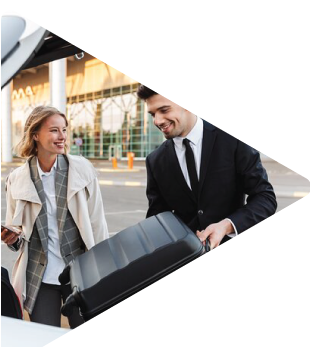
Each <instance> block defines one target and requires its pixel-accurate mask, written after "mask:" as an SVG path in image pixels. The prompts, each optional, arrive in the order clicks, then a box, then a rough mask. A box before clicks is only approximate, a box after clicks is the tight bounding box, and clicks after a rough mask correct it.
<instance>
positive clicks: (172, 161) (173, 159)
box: [166, 139, 197, 203]
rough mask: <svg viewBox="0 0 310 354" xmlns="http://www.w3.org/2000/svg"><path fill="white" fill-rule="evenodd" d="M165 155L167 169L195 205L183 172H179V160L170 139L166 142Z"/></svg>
mask: <svg viewBox="0 0 310 354" xmlns="http://www.w3.org/2000/svg"><path fill="white" fill-rule="evenodd" d="M166 148H167V150H168V151H167V155H168V160H167V164H168V166H167V167H168V169H172V172H173V175H174V176H175V177H176V179H177V181H178V182H179V184H180V187H181V190H183V191H185V193H186V194H187V195H188V196H189V197H190V198H191V199H192V200H193V201H194V202H195V203H196V202H197V200H196V197H195V195H194V193H193V192H192V190H191V189H190V188H189V186H188V184H187V183H186V180H185V178H184V175H183V172H182V170H181V167H180V164H179V160H178V157H177V154H176V152H175V147H174V142H173V140H172V139H169V140H167V145H166Z"/></svg>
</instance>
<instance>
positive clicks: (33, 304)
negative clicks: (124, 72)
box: [1, 106, 109, 328]
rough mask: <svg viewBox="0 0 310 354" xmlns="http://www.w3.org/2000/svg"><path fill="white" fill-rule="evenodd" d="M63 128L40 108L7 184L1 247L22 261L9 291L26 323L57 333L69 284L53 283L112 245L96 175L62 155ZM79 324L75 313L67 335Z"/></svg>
mask: <svg viewBox="0 0 310 354" xmlns="http://www.w3.org/2000/svg"><path fill="white" fill-rule="evenodd" d="M67 126H68V122H67V119H66V117H65V115H64V114H62V113H60V112H59V111H58V110H56V109H55V108H53V107H43V106H40V107H37V108H35V109H34V110H33V111H32V113H31V114H30V116H29V117H28V119H27V121H26V124H25V129H24V136H23V138H22V140H21V142H20V143H19V144H18V146H17V151H18V153H19V156H21V157H24V158H27V161H26V163H25V164H24V165H23V166H21V167H19V168H17V169H15V170H14V171H12V172H11V173H10V175H9V177H8V179H7V214H6V225H8V226H9V225H11V226H14V227H18V228H19V229H20V231H21V232H20V233H17V234H15V233H12V232H10V231H9V230H7V229H5V230H4V231H2V232H1V239H2V241H4V242H5V243H6V244H7V245H8V246H9V248H10V249H12V250H13V251H19V252H20V253H19V256H18V258H17V261H16V263H15V265H14V268H13V281H12V283H13V287H14V289H15V291H16V293H17V295H18V297H19V299H20V301H21V304H22V305H23V306H24V308H25V310H26V311H27V312H28V313H29V317H30V319H31V321H34V322H39V323H44V324H49V325H54V326H60V317H61V315H60V308H61V300H62V301H63V302H64V301H65V300H66V298H67V297H68V296H69V294H70V292H71V289H70V284H67V285H64V286H63V285H60V283H59V281H58V276H59V274H60V273H61V272H62V270H63V268H64V267H65V266H66V265H67V264H68V263H69V262H70V261H71V260H72V259H74V258H75V257H76V256H77V255H79V254H81V253H83V252H85V251H87V250H88V249H90V248H91V247H93V246H94V245H95V244H97V243H98V242H100V241H103V240H104V239H107V238H108V237H109V234H108V229H107V224H106V220H105V216H104V209H103V204H102V199H101V193H100V188H99V183H98V179H97V173H96V170H95V169H94V167H93V166H92V164H91V163H90V162H89V161H88V160H86V159H85V158H83V157H81V156H72V155H69V154H66V138H67ZM81 323H83V320H82V318H81V317H80V315H79V313H78V311H77V310H76V311H75V312H74V313H73V314H72V315H71V316H70V317H69V324H70V327H71V328H75V327H77V326H78V325H80V324H81Z"/></svg>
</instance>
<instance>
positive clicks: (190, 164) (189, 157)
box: [183, 139, 198, 197]
mask: <svg viewBox="0 0 310 354" xmlns="http://www.w3.org/2000/svg"><path fill="white" fill-rule="evenodd" d="M183 144H184V145H185V148H186V151H185V158H186V164H187V170H188V174H189V179H190V181H191V187H192V191H193V192H194V194H195V196H196V197H198V177H197V170H196V165H195V158H194V153H193V150H192V148H191V146H190V144H189V140H188V139H183Z"/></svg>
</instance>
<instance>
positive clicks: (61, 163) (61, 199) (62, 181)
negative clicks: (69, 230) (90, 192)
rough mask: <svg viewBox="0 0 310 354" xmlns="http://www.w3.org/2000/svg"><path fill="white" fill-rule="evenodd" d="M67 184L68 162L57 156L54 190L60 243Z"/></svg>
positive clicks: (64, 216)
mask: <svg viewBox="0 0 310 354" xmlns="http://www.w3.org/2000/svg"><path fill="white" fill-rule="evenodd" d="M67 185H68V162H67V160H66V159H65V157H64V156H63V155H58V157H57V169H56V176H55V192H56V204H57V224H58V234H59V243H60V244H61V241H62V236H63V229H64V225H65V222H66V217H67V212H68V206H67Z"/></svg>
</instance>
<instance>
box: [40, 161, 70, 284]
mask: <svg viewBox="0 0 310 354" xmlns="http://www.w3.org/2000/svg"><path fill="white" fill-rule="evenodd" d="M37 166H38V172H39V176H40V178H41V180H42V184H43V189H44V193H45V200H46V208H47V225H48V252H47V266H46V269H45V272H44V275H43V280H42V281H43V283H48V284H58V285H60V283H59V281H58V276H59V274H60V273H61V272H62V271H63V269H64V268H65V262H64V260H63V259H62V256H61V254H60V244H59V234H58V223H57V204H56V192H55V177H56V168H57V159H56V161H55V163H54V165H53V167H52V168H51V171H50V172H43V171H42V169H41V167H40V164H39V160H38V159H37Z"/></svg>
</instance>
